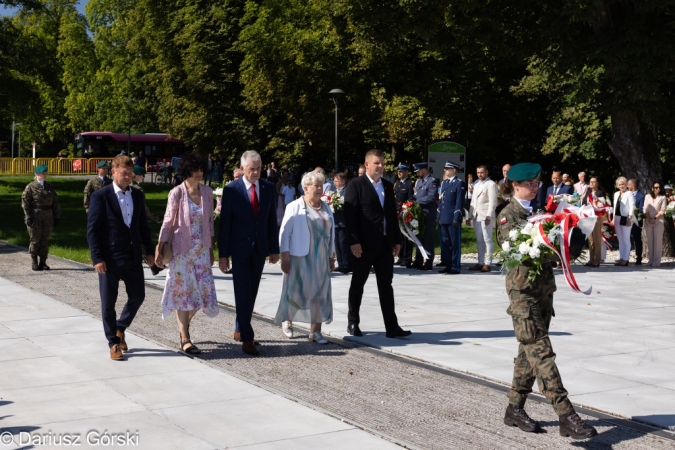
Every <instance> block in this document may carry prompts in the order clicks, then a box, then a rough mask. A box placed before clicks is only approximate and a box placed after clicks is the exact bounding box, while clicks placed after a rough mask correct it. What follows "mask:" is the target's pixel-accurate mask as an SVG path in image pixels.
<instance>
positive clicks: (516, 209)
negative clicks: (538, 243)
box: [496, 199, 557, 293]
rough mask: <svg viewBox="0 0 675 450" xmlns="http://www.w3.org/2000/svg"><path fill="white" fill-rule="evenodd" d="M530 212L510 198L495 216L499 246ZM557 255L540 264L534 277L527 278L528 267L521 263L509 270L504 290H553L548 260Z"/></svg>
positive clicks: (553, 285)
mask: <svg viewBox="0 0 675 450" xmlns="http://www.w3.org/2000/svg"><path fill="white" fill-rule="evenodd" d="M529 216H530V213H529V212H527V210H526V209H525V208H523V207H522V206H521V204H520V202H518V200H515V199H513V200H511V202H509V204H508V205H506V207H505V208H504V209H502V211H501V212H500V213H499V215H498V216H497V230H496V235H497V242H498V243H499V247H500V248H501V246H502V244H503V243H504V241H506V240H508V237H509V232H510V231H511V230H513V229H515V228H517V227H518V225H520V224H522V223H524V222H526V221H527V218H528V217H529ZM556 259H557V257H556V256H555V255H553V256H552V257H551V258H550V259H548V260H547V261H544V262H543V264H542V272H541V274H539V276H537V278H535V279H534V281H530V280H528V279H527V278H528V276H529V274H530V267H529V266H527V265H526V264H521V265H519V266H518V267H516V268H515V269H512V270H509V271H508V272H507V273H506V292H507V293H508V292H511V290H514V289H515V290H520V291H542V290H547V291H551V292H552V291H555V290H556V286H555V277H554V276H553V268H552V267H551V265H550V264H547V263H548V262H551V261H555V260H556Z"/></svg>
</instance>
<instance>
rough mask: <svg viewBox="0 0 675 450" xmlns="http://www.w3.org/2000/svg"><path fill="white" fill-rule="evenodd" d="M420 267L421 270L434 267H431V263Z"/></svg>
mask: <svg viewBox="0 0 675 450" xmlns="http://www.w3.org/2000/svg"><path fill="white" fill-rule="evenodd" d="M419 269H420V270H433V267H431V264H429V265H427V264H425V265H423V266H422V267H420V268H419Z"/></svg>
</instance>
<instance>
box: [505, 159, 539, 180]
mask: <svg viewBox="0 0 675 450" xmlns="http://www.w3.org/2000/svg"><path fill="white" fill-rule="evenodd" d="M540 173H541V166H540V165H539V164H536V163H520V164H516V165H515V166H512V167H511V168H510V169H509V171H508V172H507V173H506V177H507V178H508V179H509V180H511V181H525V180H533V179H535V178H537V177H539V174H540Z"/></svg>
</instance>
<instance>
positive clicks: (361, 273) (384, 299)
mask: <svg viewBox="0 0 675 450" xmlns="http://www.w3.org/2000/svg"><path fill="white" fill-rule="evenodd" d="M382 241H383V242H382V245H381V246H380V250H378V251H376V252H374V251H364V252H363V253H362V254H361V257H360V258H352V269H353V273H352V283H351V285H350V286H349V313H348V314H347V320H348V323H349V324H350V325H352V324H354V325H358V324H359V323H360V322H361V318H360V316H359V311H360V309H361V300H362V298H363V286H364V285H365V284H366V281H367V280H368V276H369V275H370V268H371V267H373V268H375V279H376V280H377V293H378V294H379V296H380V308H381V309H382V317H384V326H385V328H386V330H387V331H390V332H393V331H396V330H398V328H399V326H398V319H397V318H396V311H395V308H394V288H393V287H392V286H391V283H392V281H393V279H394V256H393V255H392V248H391V247H390V246H389V244H387V242H386V238H385V237H384V236H382Z"/></svg>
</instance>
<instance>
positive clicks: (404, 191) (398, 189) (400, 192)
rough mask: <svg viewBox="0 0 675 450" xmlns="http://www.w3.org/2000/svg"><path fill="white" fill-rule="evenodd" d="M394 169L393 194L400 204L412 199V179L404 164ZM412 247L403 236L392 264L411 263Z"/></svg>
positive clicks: (402, 264)
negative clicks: (396, 175)
mask: <svg viewBox="0 0 675 450" xmlns="http://www.w3.org/2000/svg"><path fill="white" fill-rule="evenodd" d="M396 169H397V170H398V180H396V183H395V184H394V195H395V196H396V204H397V205H401V203H407V202H411V201H413V199H414V192H413V186H412V180H410V177H409V176H408V175H409V173H410V168H409V167H408V166H406V165H405V164H401V163H399V164H398V167H397V168H396ZM399 208H400V206H399ZM413 247H414V245H413V243H412V242H410V241H409V240H408V239H407V238H404V239H403V243H402V244H401V251H399V252H398V259H397V260H396V262H395V263H394V264H395V265H397V266H408V265H410V264H412V251H413Z"/></svg>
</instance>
